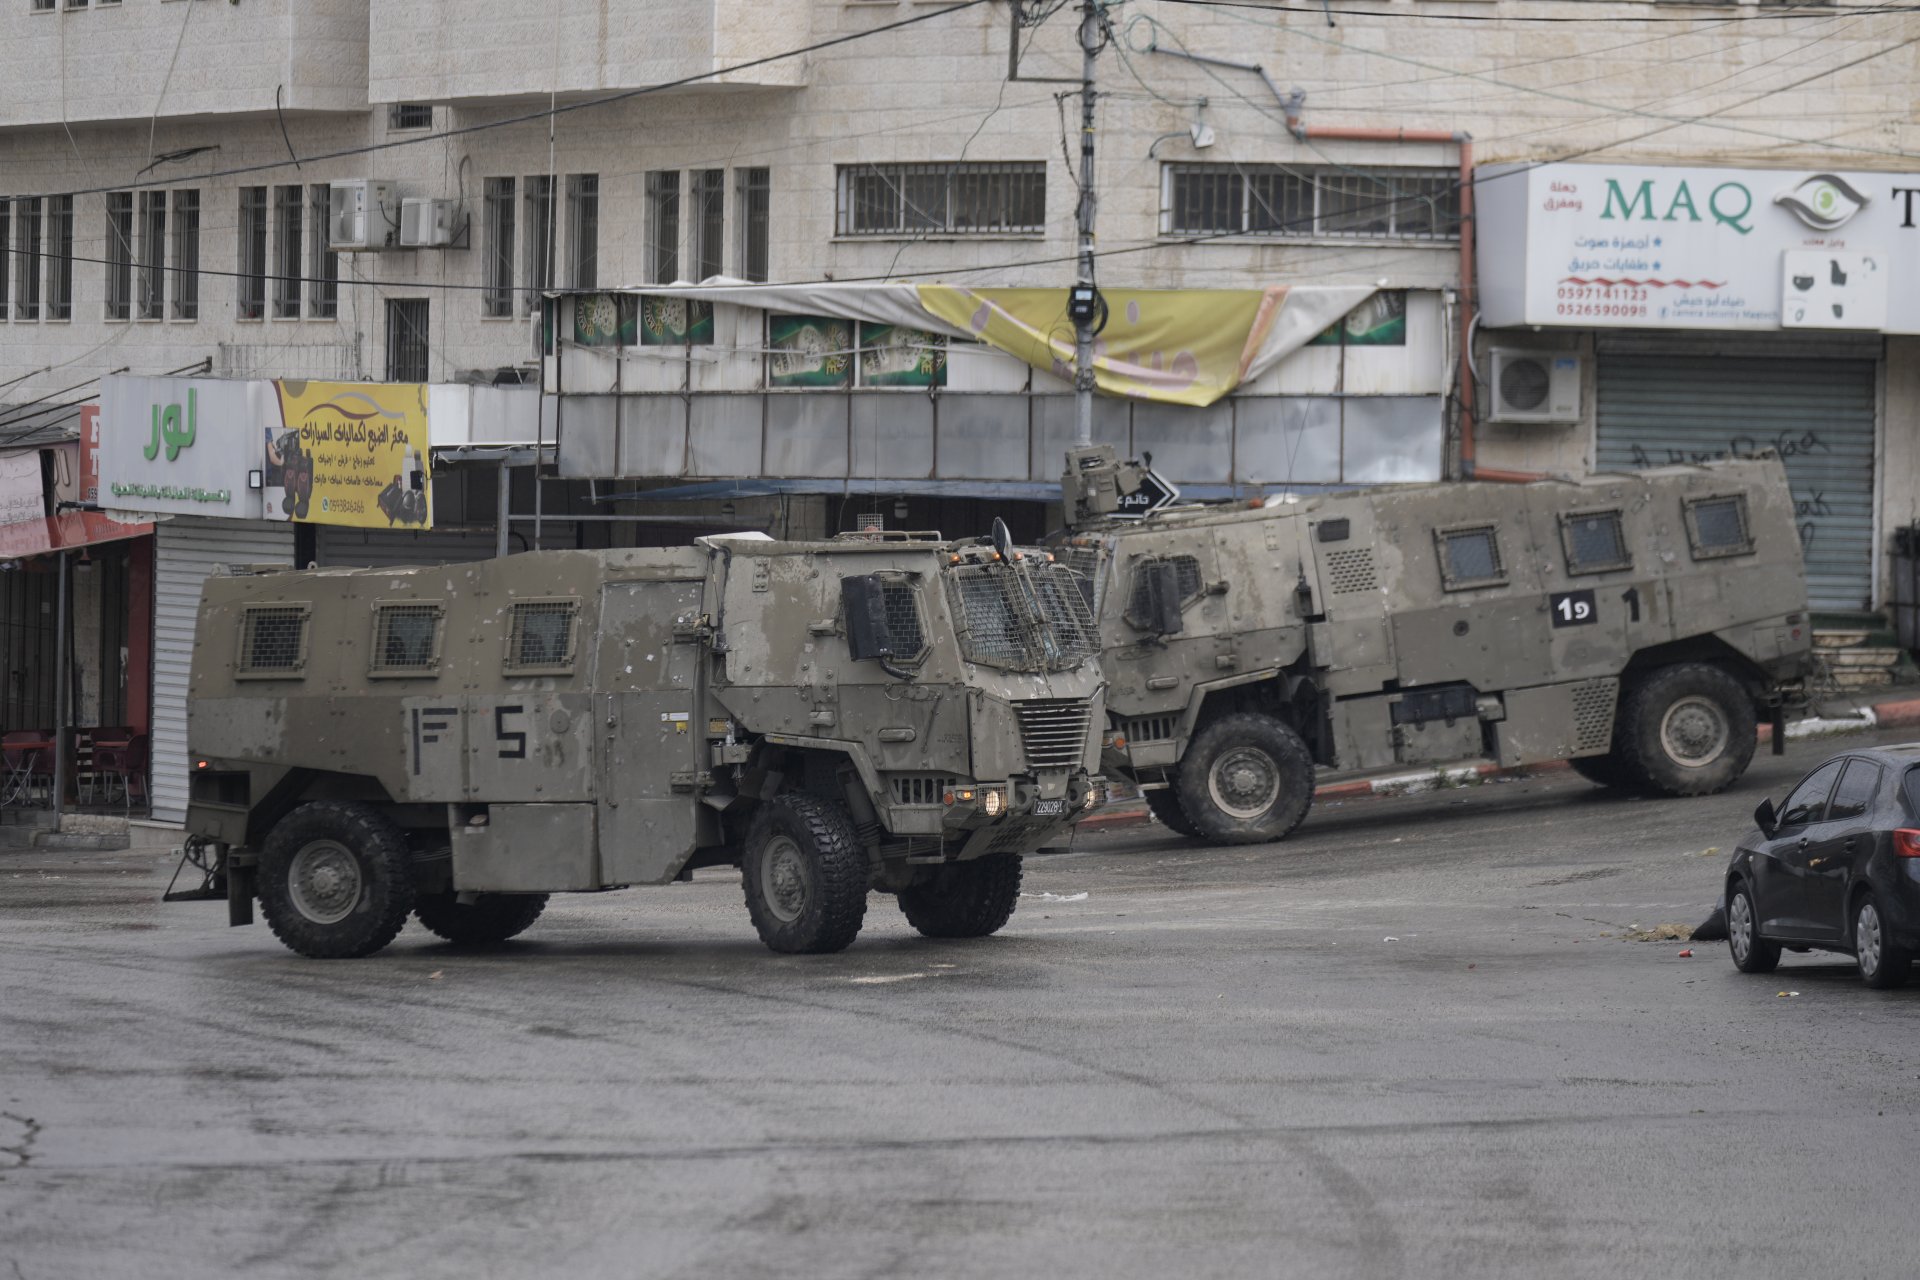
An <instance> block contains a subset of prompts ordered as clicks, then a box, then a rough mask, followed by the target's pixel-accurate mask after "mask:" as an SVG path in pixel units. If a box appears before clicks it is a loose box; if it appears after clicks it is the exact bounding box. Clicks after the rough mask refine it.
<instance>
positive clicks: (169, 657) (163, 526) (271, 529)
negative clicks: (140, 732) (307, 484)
mask: <svg viewBox="0 0 1920 1280" xmlns="http://www.w3.org/2000/svg"><path fill="white" fill-rule="evenodd" d="M154 540H155V541H154V596H153V734H152V760H151V764H150V769H151V773H152V787H153V816H154V818H155V820H156V821H160V822H184V821H185V820H186V817H187V766H188V761H187V677H188V670H189V667H190V666H191V664H192V662H193V638H194V627H195V624H196V622H197V621H198V620H199V616H200V584H201V583H203V582H205V581H206V578H207V575H208V574H210V573H212V572H213V567H214V566H215V565H219V564H269V563H271V564H292V563H293V528H292V526H291V525H287V524H283V523H269V522H267V521H264V520H196V519H192V518H190V517H186V516H176V517H174V518H173V519H171V520H163V521H161V522H160V523H159V524H158V525H156V526H155V527H154Z"/></svg>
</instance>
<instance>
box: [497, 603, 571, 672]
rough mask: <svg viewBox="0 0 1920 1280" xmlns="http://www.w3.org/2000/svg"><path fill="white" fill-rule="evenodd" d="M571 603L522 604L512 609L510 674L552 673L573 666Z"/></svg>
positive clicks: (508, 658) (508, 645) (508, 637)
mask: <svg viewBox="0 0 1920 1280" xmlns="http://www.w3.org/2000/svg"><path fill="white" fill-rule="evenodd" d="M574 607H575V602H574V601H572V600H522V601H519V602H517V603H515V605H514V606H513V629H512V631H511V632H509V633H508V636H507V670H509V671H550V670H552V669H554V668H556V667H570V666H572V665H573V615H574Z"/></svg>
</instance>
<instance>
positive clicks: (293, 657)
mask: <svg viewBox="0 0 1920 1280" xmlns="http://www.w3.org/2000/svg"><path fill="white" fill-rule="evenodd" d="M311 613H312V609H311V608H309V607H308V606H307V605H304V604H276V605H255V606H252V607H249V608H248V609H247V610H246V611H245V612H244V613H242V614H241V621H240V662H239V665H238V667H237V669H236V670H235V672H234V674H235V675H238V676H251V677H254V678H256V679H286V678H289V677H293V676H298V675H300V674H301V673H302V672H303V671H304V670H305V669H306V665H307V617H308V615H309V614H311Z"/></svg>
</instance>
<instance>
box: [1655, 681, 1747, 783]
mask: <svg viewBox="0 0 1920 1280" xmlns="http://www.w3.org/2000/svg"><path fill="white" fill-rule="evenodd" d="M1730 736H1731V734H1730V732H1729V729H1728V726H1727V718H1726V716H1725V715H1724V714H1722V712H1721V710H1720V708H1719V706H1718V705H1717V704H1715V703H1714V702H1712V701H1711V700H1709V699H1707V698H1701V697H1688V698H1682V699H1680V701H1678V702H1676V703H1674V704H1673V705H1672V706H1671V707H1668V708H1667V714H1666V715H1664V716H1662V717H1661V719H1660V745H1661V746H1662V747H1663V748H1665V750H1666V753H1667V755H1668V756H1670V757H1672V758H1673V759H1674V760H1676V761H1678V762H1679V763H1681V764H1684V765H1694V766H1698V765H1703V764H1710V763H1712V762H1713V761H1714V760H1717V759H1719V757H1720V754H1721V753H1722V752H1723V751H1725V750H1726V749H1727V742H1728V739H1729V737H1730Z"/></svg>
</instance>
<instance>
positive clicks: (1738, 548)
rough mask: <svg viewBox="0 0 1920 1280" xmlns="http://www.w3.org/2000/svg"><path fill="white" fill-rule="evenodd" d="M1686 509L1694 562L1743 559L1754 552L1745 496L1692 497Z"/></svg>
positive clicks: (1735, 494) (1738, 494) (1729, 494)
mask: <svg viewBox="0 0 1920 1280" xmlns="http://www.w3.org/2000/svg"><path fill="white" fill-rule="evenodd" d="M1686 508H1687V540H1688V541H1689V542H1691V543H1692V544H1693V558H1694V559H1695V560H1711V559H1714V558H1715V557H1718V556H1742V555H1747V554H1749V553H1750V552H1751V551H1752V550H1753V531H1752V526H1751V525H1749V524H1748V523H1747V496H1746V495H1745V494H1744V493H1727V494H1716V495H1714V496H1712V497H1707V498H1689V499H1687V502H1686Z"/></svg>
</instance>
